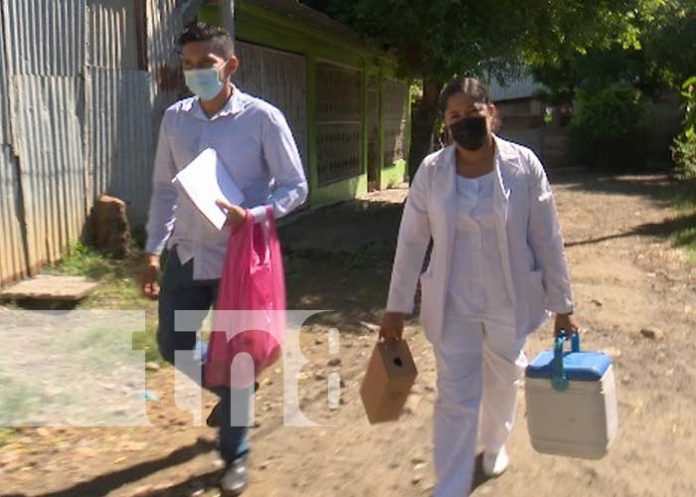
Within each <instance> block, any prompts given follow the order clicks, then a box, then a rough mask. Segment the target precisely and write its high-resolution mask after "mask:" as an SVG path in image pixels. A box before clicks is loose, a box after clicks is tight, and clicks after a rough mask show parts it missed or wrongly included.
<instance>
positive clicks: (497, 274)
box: [381, 78, 577, 497]
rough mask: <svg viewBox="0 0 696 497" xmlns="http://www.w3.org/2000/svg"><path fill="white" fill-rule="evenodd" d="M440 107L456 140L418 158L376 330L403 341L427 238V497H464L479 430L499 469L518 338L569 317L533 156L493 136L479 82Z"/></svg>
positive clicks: (551, 211) (553, 229)
mask: <svg viewBox="0 0 696 497" xmlns="http://www.w3.org/2000/svg"><path fill="white" fill-rule="evenodd" d="M441 103H442V108H443V111H444V122H445V124H446V126H447V128H448V129H449V133H450V136H451V138H452V140H453V142H454V144H453V145H450V146H448V147H446V148H444V149H442V150H440V151H439V152H436V153H434V154H432V155H430V156H428V157H426V158H425V160H424V161H423V163H422V164H421V167H420V168H419V170H418V173H417V174H416V176H415V178H414V180H413V184H412V187H411V190H410V193H409V197H408V201H407V202H406V206H405V208H404V214H403V219H402V221H401V228H400V231H399V239H398V246H397V251H396V256H395V259H394V268H393V272H392V279H391V286H390V290H389V299H388V303H387V310H386V312H385V314H384V317H383V320H382V326H381V335H382V336H383V337H384V338H386V339H387V340H399V339H401V335H402V332H403V323H404V315H405V314H408V313H410V312H412V310H413V301H414V294H415V291H416V286H417V283H418V279H419V275H420V272H421V267H422V264H423V259H424V257H425V253H426V250H427V248H428V245H429V242H430V239H431V238H432V240H433V248H432V253H431V257H430V263H429V266H428V268H427V270H426V271H425V272H424V273H423V274H422V275H421V276H420V282H421V290H422V292H421V293H422V301H421V322H422V324H423V327H424V328H425V332H426V335H427V337H428V339H429V340H430V341H431V342H432V344H433V346H434V351H435V358H436V362H437V371H438V373H437V374H438V377H437V386H438V398H437V402H436V405H435V471H436V474H437V485H436V487H435V497H450V496H451V497H462V496H465V495H468V494H469V492H470V491H471V482H472V477H473V470H474V460H475V453H476V450H477V436H478V448H479V449H481V450H483V454H484V456H483V467H484V471H485V472H486V473H487V474H488V475H490V476H498V475H500V474H502V472H503V471H505V469H506V468H507V465H508V462H509V459H508V455H507V452H506V450H505V441H506V439H507V438H508V436H509V434H510V430H511V428H512V423H513V418H514V413H515V401H516V394H517V389H518V385H519V378H520V374H521V372H522V370H523V369H524V367H525V366H526V358H525V356H524V353H523V351H522V349H523V346H524V343H525V338H526V336H527V335H528V334H529V333H531V332H533V331H534V330H536V329H537V328H538V327H539V326H540V325H541V324H542V323H543V322H544V320H545V319H546V318H547V316H548V312H549V311H551V312H553V313H556V322H555V330H556V332H557V333H558V332H559V331H560V330H562V329H563V330H568V331H571V330H577V325H576V323H575V321H574V318H573V317H572V313H573V299H572V294H571V287H570V277H569V274H568V268H567V266H566V262H565V257H564V254H563V239H562V236H561V231H560V226H559V223H558V217H557V213H556V208H555V206H554V202H553V196H552V193H551V189H550V186H549V182H548V180H547V178H546V174H545V172H544V169H543V167H542V165H541V163H540V162H539V159H537V157H536V156H535V155H534V153H533V152H532V151H531V150H529V149H527V148H525V147H522V146H520V145H517V144H514V143H511V142H508V141H505V140H502V139H501V138H499V137H497V136H495V134H494V133H493V132H494V130H495V126H496V110H495V106H494V105H492V104H491V103H490V102H489V100H488V96H487V93H486V89H485V87H484V86H483V85H482V84H481V83H480V82H479V81H478V80H476V79H472V78H460V79H457V80H455V81H452V82H451V83H450V84H449V85H447V87H446V88H445V89H444V90H443V92H442V97H441ZM479 416H480V424H479Z"/></svg>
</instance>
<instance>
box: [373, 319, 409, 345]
mask: <svg viewBox="0 0 696 497" xmlns="http://www.w3.org/2000/svg"><path fill="white" fill-rule="evenodd" d="M403 333H404V315H403V313H401V312H385V313H384V315H383V316H382V324H381V325H380V327H379V336H380V338H384V339H385V340H387V341H391V342H395V341H399V340H401V335H402V334H403Z"/></svg>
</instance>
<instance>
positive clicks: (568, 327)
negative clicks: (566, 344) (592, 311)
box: [553, 314, 580, 336]
mask: <svg viewBox="0 0 696 497" xmlns="http://www.w3.org/2000/svg"><path fill="white" fill-rule="evenodd" d="M579 328H580V327H579V326H578V323H577V322H576V321H575V317H573V315H572V314H556V322H555V324H554V325H553V334H554V336H558V335H560V334H561V331H565V332H568V333H575V332H576V331H578V329H579Z"/></svg>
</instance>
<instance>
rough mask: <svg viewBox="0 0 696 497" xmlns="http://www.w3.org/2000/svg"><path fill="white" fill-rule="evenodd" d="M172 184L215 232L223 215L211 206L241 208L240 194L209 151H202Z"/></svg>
mask: <svg viewBox="0 0 696 497" xmlns="http://www.w3.org/2000/svg"><path fill="white" fill-rule="evenodd" d="M172 182H173V183H176V184H178V185H179V186H180V187H181V189H182V190H183V191H184V192H185V193H186V195H188V197H189V199H191V202H193V204H194V205H195V206H196V207H197V208H198V210H199V211H200V212H201V214H203V216H204V217H205V218H206V219H207V220H208V221H210V222H211V223H212V225H213V226H215V227H216V228H217V229H219V230H221V229H222V228H223V226H224V225H225V220H226V219H227V213H226V212H225V211H224V210H223V209H221V208H220V207H218V206H217V204H216V203H215V202H216V201H217V200H226V201H227V202H229V203H230V204H234V205H241V203H242V202H243V201H244V194H243V193H242V191H241V190H240V189H239V187H238V186H237V185H236V184H235V182H234V180H233V179H232V177H231V176H230V173H229V171H228V170H227V169H226V168H225V164H224V163H223V162H222V161H221V160H220V158H219V157H218V155H217V152H216V151H215V150H214V149H212V148H207V149H205V150H203V152H201V153H200V155H198V157H196V158H195V159H193V161H191V163H189V164H188V165H187V166H186V167H185V168H183V169H182V170H181V171H179V173H178V174H177V175H176V176H175V177H174V179H173V180H172Z"/></svg>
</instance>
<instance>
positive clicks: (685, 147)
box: [672, 76, 696, 181]
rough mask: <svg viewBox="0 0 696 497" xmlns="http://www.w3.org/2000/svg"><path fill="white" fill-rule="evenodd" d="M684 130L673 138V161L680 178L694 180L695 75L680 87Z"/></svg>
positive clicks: (695, 158)
mask: <svg viewBox="0 0 696 497" xmlns="http://www.w3.org/2000/svg"><path fill="white" fill-rule="evenodd" d="M682 89H683V91H682V96H683V97H684V100H685V105H684V131H682V133H681V134H680V135H679V136H678V137H677V138H676V139H675V140H674V147H673V148H672V151H673V153H674V162H675V165H676V168H677V175H678V176H679V177H680V178H681V179H685V180H691V181H695V180H696V76H692V77H691V78H689V79H687V80H686V82H685V83H684V86H683V87H682Z"/></svg>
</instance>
